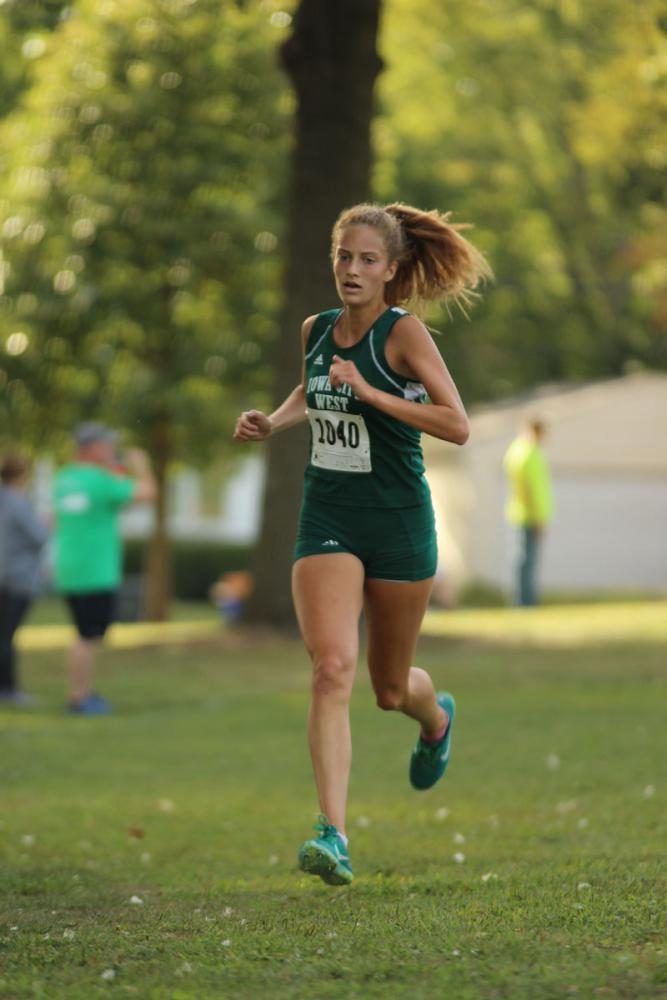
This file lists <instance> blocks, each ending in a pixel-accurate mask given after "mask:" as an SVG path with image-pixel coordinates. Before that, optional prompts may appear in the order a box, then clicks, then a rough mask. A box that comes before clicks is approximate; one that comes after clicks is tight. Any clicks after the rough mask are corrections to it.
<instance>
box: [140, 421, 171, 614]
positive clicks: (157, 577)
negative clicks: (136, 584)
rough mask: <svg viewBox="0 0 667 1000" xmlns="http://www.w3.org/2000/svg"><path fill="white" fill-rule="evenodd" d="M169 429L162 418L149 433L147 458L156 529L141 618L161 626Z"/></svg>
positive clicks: (167, 566) (166, 591)
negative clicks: (154, 494)
mask: <svg viewBox="0 0 667 1000" xmlns="http://www.w3.org/2000/svg"><path fill="white" fill-rule="evenodd" d="M170 432H171V427H170V423H169V419H168V417H166V416H165V417H161V418H160V419H159V420H158V421H157V423H156V424H155V427H154V428H153V430H152V433H151V447H150V455H151V460H152V462H153V473H154V476H155V482H156V487H157V498H156V501H155V526H154V529H153V535H152V538H151V540H150V545H149V549H148V560H147V566H146V597H145V601H144V617H145V619H146V620H147V621H151V622H163V621H166V620H167V618H168V617H169V606H170V603H171V552H170V545H169V534H168V531H167V472H168V469H169V464H170V462H171V457H172V446H171V433H170Z"/></svg>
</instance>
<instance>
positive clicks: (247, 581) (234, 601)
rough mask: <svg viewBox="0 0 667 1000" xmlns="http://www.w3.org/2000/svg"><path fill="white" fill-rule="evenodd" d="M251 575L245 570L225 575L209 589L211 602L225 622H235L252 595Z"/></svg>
mask: <svg viewBox="0 0 667 1000" xmlns="http://www.w3.org/2000/svg"><path fill="white" fill-rule="evenodd" d="M252 587H253V579H252V574H251V573H247V572H246V571H245V570H238V571H235V572H232V573H225V574H224V576H221V577H220V579H219V580H218V581H217V582H216V583H214V584H213V586H212V587H211V591H210V595H211V600H212V601H213V603H214V604H215V606H216V608H217V609H218V611H219V612H220V614H221V616H222V618H224V620H225V621H226V622H230V623H231V622H236V621H238V620H239V618H240V617H241V612H242V610H243V605H244V603H245V602H246V601H247V599H248V598H249V597H250V594H251V593H252Z"/></svg>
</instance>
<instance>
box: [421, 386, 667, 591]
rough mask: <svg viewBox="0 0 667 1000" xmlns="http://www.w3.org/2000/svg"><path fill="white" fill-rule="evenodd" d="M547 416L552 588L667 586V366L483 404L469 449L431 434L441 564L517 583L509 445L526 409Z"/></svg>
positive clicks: (473, 576)
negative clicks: (666, 371)
mask: <svg viewBox="0 0 667 1000" xmlns="http://www.w3.org/2000/svg"><path fill="white" fill-rule="evenodd" d="M531 416H539V417H540V418H542V419H543V420H544V421H545V423H546V424H547V437H546V439H545V442H544V448H545V451H546V454H547V456H548V459H549V462H550V466H551V471H552V476H553V486H554V499H555V517H554V520H553V523H552V525H551V526H550V528H549V530H548V532H547V534H546V536H545V544H544V549H543V555H542V562H541V572H540V578H541V582H542V586H543V587H544V588H545V589H553V590H572V591H585V590H610V591H613V590H616V591H618V590H633V589H636V590H663V591H667V375H662V374H659V373H655V372H654V373H641V374H639V373H638V374H635V375H629V376H626V377H624V378H619V379H614V380H611V381H607V382H600V383H594V384H586V385H582V386H580V387H576V388H560V387H559V388H553V389H550V388H548V387H545V388H544V389H542V390H540V391H538V392H536V393H534V394H532V395H531V396H530V397H526V398H523V399H521V400H513V401H511V402H509V403H506V404H500V405H495V406H492V407H489V408H487V409H483V410H479V411H477V412H476V413H474V414H473V415H472V417H471V434H470V439H469V441H468V443H467V444H466V445H465V447H463V448H457V447H455V446H453V445H451V446H450V445H446V444H445V445H443V444H442V443H441V442H439V441H436V440H434V439H433V438H428V437H426V436H424V439H423V443H424V453H425V458H426V464H427V469H428V478H429V481H430V483H431V487H432V490H433V496H434V502H435V506H436V514H437V518H438V524H439V535H440V551H441V560H442V564H443V570H444V572H445V574H446V576H447V577H448V578H449V579H450V580H451V582H452V584H453V586H454V587H455V588H457V587H460V586H461V585H462V584H464V583H466V582H468V581H476V582H485V583H489V584H492V585H495V586H498V587H502V588H503V589H509V588H510V585H511V580H512V558H513V553H512V548H513V544H512V543H513V541H514V532H513V531H512V529H511V528H509V527H508V526H507V525H506V523H505V519H504V503H505V492H506V491H505V482H504V476H503V468H502V461H503V456H504V454H505V451H506V449H507V447H508V445H509V443H510V441H511V440H512V438H513V437H514V436H515V435H516V433H517V432H518V431H519V430H520V428H521V425H522V424H523V423H524V421H525V420H526V418H528V417H531Z"/></svg>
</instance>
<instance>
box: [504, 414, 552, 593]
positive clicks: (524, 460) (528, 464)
mask: <svg viewBox="0 0 667 1000" xmlns="http://www.w3.org/2000/svg"><path fill="white" fill-rule="evenodd" d="M545 433H546V428H545V425H544V423H543V422H542V421H541V420H538V419H531V420H529V421H528V423H527V425H526V427H525V429H524V431H523V432H522V433H521V434H520V435H519V436H518V437H517V438H515V440H514V441H513V442H512V444H511V445H510V446H509V448H508V449H507V452H506V453H505V460H504V466H505V474H506V476H507V484H508V488H509V495H508V500H507V507H506V514H507V519H508V521H509V522H510V523H511V524H514V525H516V527H517V528H518V531H519V555H518V560H517V565H516V594H515V603H516V604H519V605H521V606H522V607H533V606H534V605H536V604H537V603H538V585H537V571H538V562H539V553H540V547H541V544H542V541H543V539H544V532H545V529H546V526H547V525H548V523H549V521H550V520H551V518H552V515H553V501H552V494H551V476H550V473H549V466H548V463H547V459H546V456H545V454H544V452H543V450H542V447H541V444H542V441H543V440H544V436H545Z"/></svg>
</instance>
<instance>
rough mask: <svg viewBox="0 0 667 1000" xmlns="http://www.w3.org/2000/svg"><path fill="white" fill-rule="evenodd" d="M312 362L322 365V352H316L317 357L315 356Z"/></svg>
mask: <svg viewBox="0 0 667 1000" xmlns="http://www.w3.org/2000/svg"><path fill="white" fill-rule="evenodd" d="M313 364H314V365H323V364H324V357H323V355H322V354H318V355H317V357H316V358H315V360H314V361H313Z"/></svg>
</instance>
